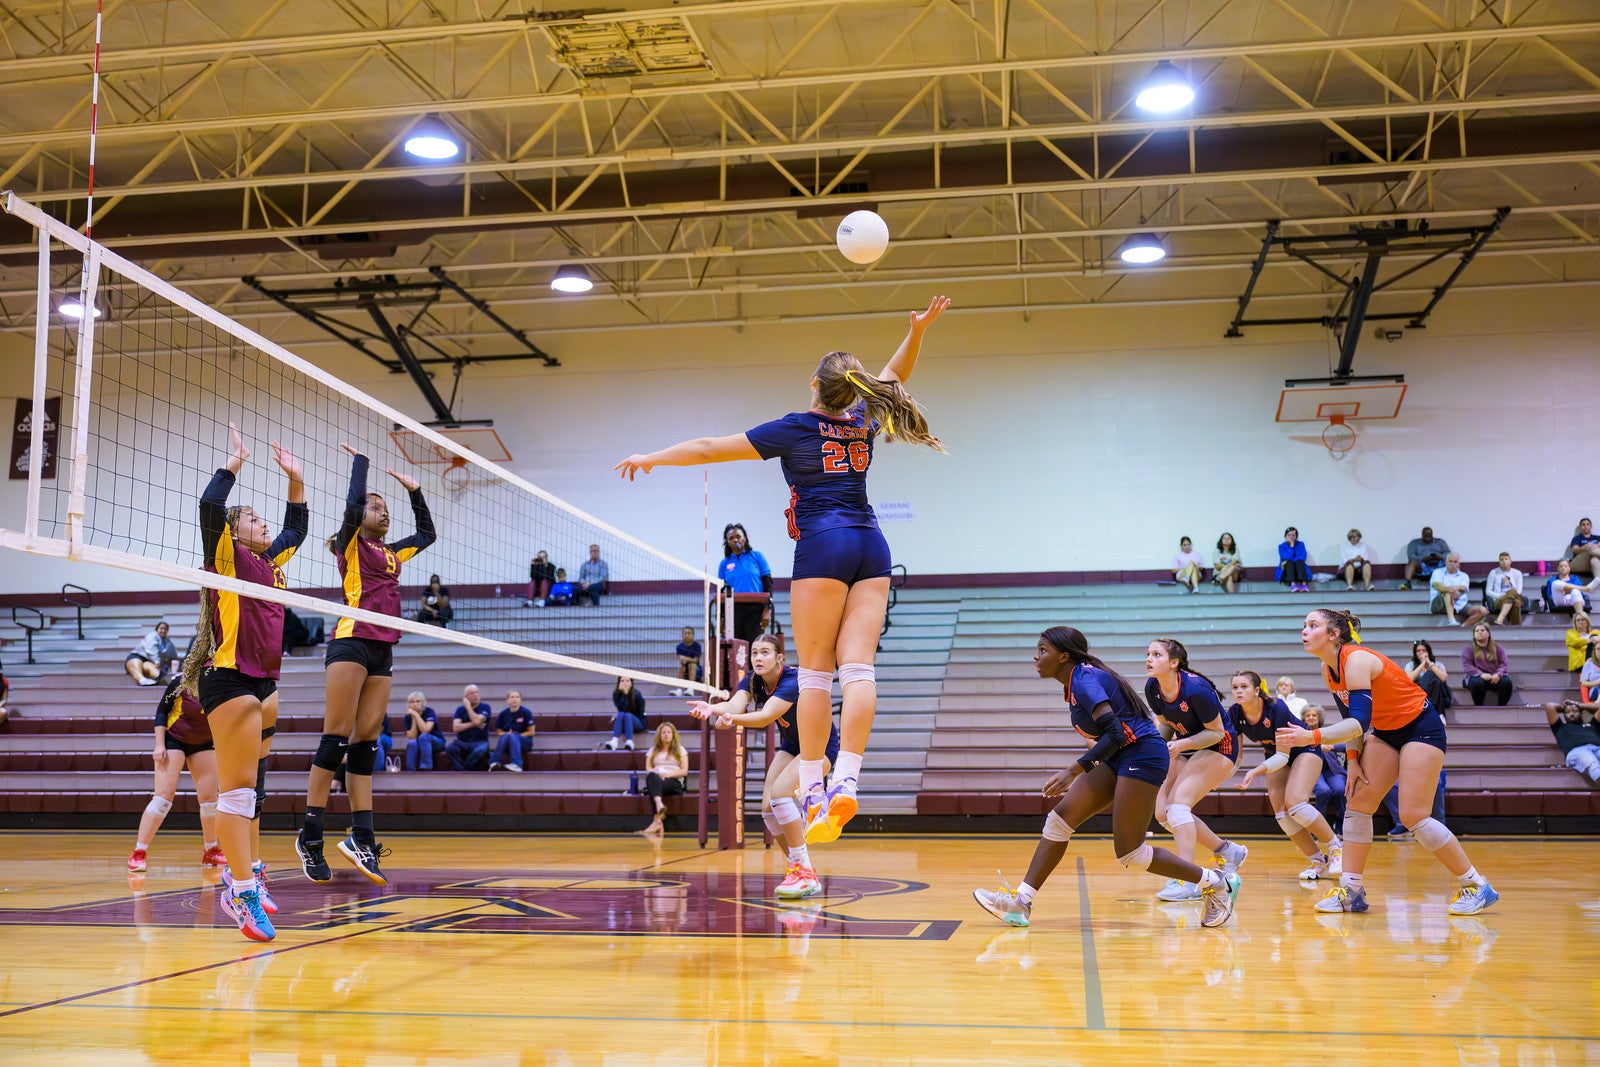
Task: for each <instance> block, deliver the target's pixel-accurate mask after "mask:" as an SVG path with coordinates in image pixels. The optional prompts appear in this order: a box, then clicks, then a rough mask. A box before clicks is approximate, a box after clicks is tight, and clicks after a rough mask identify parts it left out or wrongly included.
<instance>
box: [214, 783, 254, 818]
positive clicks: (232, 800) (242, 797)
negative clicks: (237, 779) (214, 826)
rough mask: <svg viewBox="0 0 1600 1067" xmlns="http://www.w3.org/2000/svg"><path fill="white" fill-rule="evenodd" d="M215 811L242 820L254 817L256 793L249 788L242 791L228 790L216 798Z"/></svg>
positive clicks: (246, 787)
mask: <svg viewBox="0 0 1600 1067" xmlns="http://www.w3.org/2000/svg"><path fill="white" fill-rule="evenodd" d="M217 810H218V811H220V812H222V813H223V814H225V815H237V816H239V817H240V818H242V819H253V818H255V817H256V791H255V789H254V788H252V787H251V786H245V787H244V788H243V789H229V790H228V791H227V792H225V793H223V794H222V795H221V796H219V797H217Z"/></svg>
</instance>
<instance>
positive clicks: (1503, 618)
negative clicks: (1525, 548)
mask: <svg viewBox="0 0 1600 1067" xmlns="http://www.w3.org/2000/svg"><path fill="white" fill-rule="evenodd" d="M1483 598H1484V601H1485V602H1486V603H1487V604H1488V605H1489V610H1490V611H1498V612H1499V613H1500V614H1499V615H1498V616H1497V617H1496V618H1495V620H1494V623H1495V625H1496V626H1504V625H1505V624H1506V623H1507V622H1510V623H1511V625H1512V626H1521V625H1522V572H1521V571H1519V570H1517V568H1515V567H1513V566H1512V565H1511V553H1509V552H1502V553H1500V565H1499V566H1498V567H1496V568H1495V569H1494V570H1492V571H1490V572H1489V577H1487V578H1485V579H1484V582H1483Z"/></svg>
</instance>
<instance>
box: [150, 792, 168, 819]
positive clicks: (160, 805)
mask: <svg viewBox="0 0 1600 1067" xmlns="http://www.w3.org/2000/svg"><path fill="white" fill-rule="evenodd" d="M171 810H172V801H170V800H168V799H167V798H166V797H158V796H151V797H150V803H148V804H146V805H145V806H144V813H145V814H146V815H154V816H155V817H156V818H158V819H165V818H166V817H167V812H169V811H171Z"/></svg>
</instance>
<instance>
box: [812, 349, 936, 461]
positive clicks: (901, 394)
mask: <svg viewBox="0 0 1600 1067" xmlns="http://www.w3.org/2000/svg"><path fill="white" fill-rule="evenodd" d="M817 399H818V400H819V401H820V402H821V403H822V406H823V407H825V408H827V409H828V410H829V411H847V410H849V409H850V408H852V407H854V406H855V405H856V404H858V403H859V404H860V405H861V407H862V409H863V411H864V413H865V416H866V419H867V421H868V422H876V423H877V424H878V425H879V426H881V427H883V432H884V437H885V439H886V440H889V441H906V442H909V443H911V444H914V445H926V446H927V447H929V448H931V449H933V450H934V451H935V452H946V449H945V447H944V443H943V442H941V441H940V440H939V439H938V438H937V437H935V436H933V434H932V433H931V432H929V430H928V419H927V417H926V416H925V415H923V413H922V408H921V407H920V406H919V405H918V404H917V402H916V401H915V400H913V399H912V398H911V394H910V393H908V392H906V390H905V386H903V385H901V384H900V383H899V382H898V381H895V380H894V379H893V378H874V377H873V376H872V375H870V374H868V373H867V372H866V371H864V370H862V369H861V362H860V361H859V360H857V359H856V357H854V356H852V355H851V354H850V353H848V352H829V353H828V354H827V355H826V356H823V357H822V362H821V363H819V364H818V365H817Z"/></svg>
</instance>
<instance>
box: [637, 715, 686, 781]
mask: <svg viewBox="0 0 1600 1067" xmlns="http://www.w3.org/2000/svg"><path fill="white" fill-rule="evenodd" d="M668 726H672V723H670V722H664V723H662V724H661V725H660V726H658V727H656V740H655V743H654V744H653V745H651V746H650V754H649V755H648V756H646V757H645V761H644V765H645V766H646V767H648V766H650V765H651V764H652V763H653V762H655V758H656V753H657V752H670V753H671V754H672V758H673V759H674V760H676V761H677V762H678V766H680V767H682V768H683V769H684V770H688V769H689V751H688V750H687V749H685V748H684V747H683V738H682V737H680V736H679V735H678V728H677V727H676V726H672V744H670V745H663V744H662V743H661V731H662V729H664V728H665V727H668Z"/></svg>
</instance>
